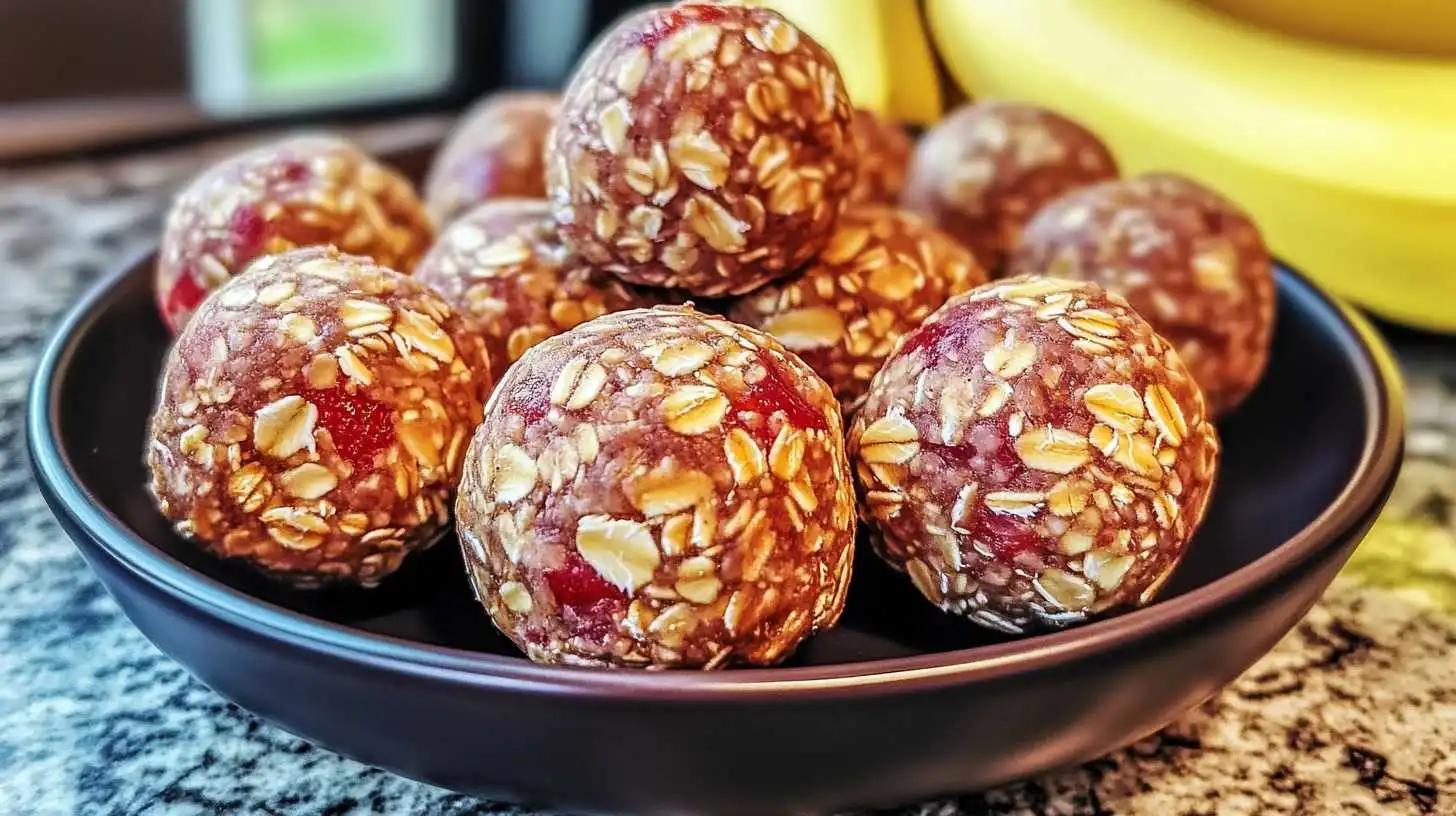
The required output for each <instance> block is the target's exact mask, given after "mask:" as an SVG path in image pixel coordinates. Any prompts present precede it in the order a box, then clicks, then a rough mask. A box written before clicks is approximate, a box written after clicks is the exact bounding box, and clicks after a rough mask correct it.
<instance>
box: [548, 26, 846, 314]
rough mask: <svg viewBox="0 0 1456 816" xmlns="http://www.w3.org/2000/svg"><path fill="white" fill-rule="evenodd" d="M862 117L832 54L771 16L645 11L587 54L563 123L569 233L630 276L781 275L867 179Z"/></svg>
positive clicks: (677, 280) (552, 156)
mask: <svg viewBox="0 0 1456 816" xmlns="http://www.w3.org/2000/svg"><path fill="white" fill-rule="evenodd" d="M851 115H852V109H851V108H850V104H849V99H848V97H847V96H846V95H845V89H844V81H843V79H842V78H841V77H840V75H839V69H838V68H837V67H836V65H835V63H834V60H833V58H831V57H830V56H829V54H828V53H827V52H826V51H825V50H824V49H823V48H822V47H821V46H820V45H819V44H818V43H816V42H814V41H813V40H812V39H811V38H810V37H809V36H808V35H807V34H805V33H803V32H801V31H800V30H799V29H798V28H796V27H795V26H793V25H792V24H790V23H789V22H788V21H787V20H785V19H784V18H783V17H782V16H780V15H779V14H778V13H776V12H774V11H771V10H768V9H764V8H757V7H752V6H738V5H731V6H730V5H724V6H715V5H711V4H680V5H677V6H673V7H671V8H667V7H656V8H652V9H649V10H646V11H642V12H639V13H637V14H634V15H632V16H630V17H628V18H626V19H625V20H623V21H622V22H620V23H619V24H618V25H617V26H616V27H615V28H613V29H611V30H609V31H608V32H607V33H605V34H603V35H602V36H601V37H600V38H598V41H597V44H596V45H595V47H594V48H593V49H592V51H591V52H589V53H588V54H587V56H586V57H585V58H584V59H583V60H582V62H581V64H580V66H578V68H577V72H576V74H575V76H574V77H573V78H572V80H571V84H570V85H569V86H568V87H567V90H566V92H565V96H564V99H563V101H562V105H561V112H560V114H559V115H558V118H557V122H556V126H555V129H554V130H553V131H552V137H551V139H550V142H549V149H548V163H547V190H548V194H549V197H550V199H551V201H552V204H553V207H554V208H555V211H556V216H557V220H558V221H560V223H561V229H562V237H563V238H564V239H565V241H566V243H567V246H569V247H570V248H571V249H572V250H573V251H575V252H576V253H578V254H580V255H581V256H582V257H583V258H585V259H586V260H587V261H589V262H591V263H594V264H598V265H601V266H603V267H605V268H606V269H607V270H609V271H611V272H614V273H615V274H617V275H618V276H620V277H621V278H623V279H624V280H628V281H631V282H633V283H640V284H646V285H652V286H669V287H679V288H683V289H687V290H689V291H691V292H693V293H694V294H697V295H701V296H710V297H711V296H719V295H725V294H735V293H740V292H745V291H748V290H750V289H753V288H754V287H756V286H758V285H760V284H762V283H764V282H766V281H768V280H772V279H773V278H777V277H782V276H783V275H786V274H788V273H789V272H791V271H793V270H794V269H795V268H797V267H798V266H800V265H801V264H803V263H804V262H806V261H808V260H809V258H810V257H812V256H813V255H814V253H815V252H817V251H818V250H819V249H821V248H822V247H823V246H824V244H825V242H826V241H828V239H829V233H830V231H831V230H832V229H833V227H834V222H835V219H836V218H838V216H839V211H840V209H841V207H842V206H843V203H844V200H845V196H846V194H847V193H848V192H849V191H850V188H851V187H853V185H854V183H855V175H856V172H857V171H856V168H857V155H858V151H857V142H856V140H855V138H854V135H853V132H852V131H851V128H850V120H851Z"/></svg>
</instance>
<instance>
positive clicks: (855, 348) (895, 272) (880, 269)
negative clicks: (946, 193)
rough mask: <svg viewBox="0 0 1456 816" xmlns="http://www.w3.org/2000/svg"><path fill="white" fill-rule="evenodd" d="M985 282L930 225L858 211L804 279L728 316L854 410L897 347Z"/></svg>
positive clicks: (886, 211) (968, 258)
mask: <svg viewBox="0 0 1456 816" xmlns="http://www.w3.org/2000/svg"><path fill="white" fill-rule="evenodd" d="M986 280H987V276H986V271H985V270H984V269H982V268H981V266H980V264H978V263H976V259H975V258H974V257H973V256H972V255H971V253H970V251H969V250H967V249H966V248H965V247H964V246H963V245H962V244H961V243H960V242H959V241H956V240H955V239H954V238H951V237H950V236H949V235H947V234H946V233H944V232H942V231H941V230H938V229H936V228H935V227H933V226H931V225H930V223H929V222H927V221H926V220H925V219H923V218H921V217H919V216H917V215H914V214H913V213H909V212H906V211H904V210H898V209H893V208H891V207H886V206H883V205H874V204H869V205H859V206H852V207H850V208H849V209H848V210H846V211H845V213H844V215H843V216H841V217H840V219H839V225H838V226H837V227H836V228H835V230H834V235H833V236H832V237H831V238H830V239H829V245H828V246H826V247H825V248H824V251H822V252H820V253H819V255H818V257H816V258H815V259H814V261H813V262H812V263H810V264H809V266H808V267H807V268H806V269H805V270H804V271H803V272H800V273H798V274H796V275H794V276H792V277H789V278H785V279H784V280H781V281H775V282H774V283H771V284H769V285H767V286H765V287H763V288H762V289H758V290H756V291H754V292H752V293H750V294H748V295H744V296H743V297H742V298H741V299H740V300H739V301H738V302H737V303H736V304H734V306H733V307H732V309H731V310H730V311H729V312H728V316H729V317H730V318H732V319H733V320H737V321H739V322H741V323H744V324H747V325H750V326H754V327H755V328H759V329H762V330H764V331H766V332H768V333H769V334H772V335H774V337H776V338H777V339H778V340H779V342H781V343H783V344H784V345H785V346H786V347H787V348H789V349H790V350H791V351H793V352H794V353H796V354H798V355H799V356H800V357H802V358H803V359H804V362H806V363H808V364H809V365H810V367H812V368H813V369H814V370H815V371H816V372H818V373H819V376H821V377H823V378H824V379H825V381H826V382H828V383H829V386H830V387H831V388H833V389H834V393H835V395H836V396H837V397H838V398H839V400H840V402H841V404H842V405H843V406H844V407H845V410H846V411H850V410H853V408H854V406H855V405H856V403H857V402H858V400H859V398H860V397H861V396H862V395H863V394H864V392H865V389H867V388H868V387H869V383H870V379H871V378H872V377H874V375H875V373H876V372H878V371H879V370H880V366H881V365H883V364H884V362H885V358H887V357H889V356H890V351H891V349H893V348H894V346H895V341H897V340H899V339H900V337H901V336H903V335H904V334H905V333H906V332H908V331H911V330H913V329H914V328H916V327H917V326H919V325H920V324H921V322H923V321H924V320H925V318H926V317H927V316H929V315H930V313H931V312H934V311H935V310H936V309H939V308H940V307H941V306H942V305H943V304H944V303H945V301H946V300H947V299H948V298H950V297H951V296H952V295H956V294H960V293H961V292H964V291H966V290H968V289H971V288H973V287H975V286H979V285H980V284H983V283H985V282H986Z"/></svg>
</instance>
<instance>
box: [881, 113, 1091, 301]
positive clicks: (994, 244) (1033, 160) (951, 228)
mask: <svg viewBox="0 0 1456 816" xmlns="http://www.w3.org/2000/svg"><path fill="white" fill-rule="evenodd" d="M1116 177H1117V163H1116V162H1115V161H1114V160H1113V158H1112V154H1111V153H1109V152H1108V150H1107V147H1106V146H1105V145H1103V144H1102V142H1101V140H1099V139H1098V138H1097V137H1096V136H1094V135H1093V134H1092V133H1091V132H1089V131H1088V130H1087V129H1086V128H1084V127H1082V126H1081V125H1079V124H1077V123H1076V122H1073V121H1072V120H1070V119H1068V118H1066V117H1065V116H1062V115H1060V114H1058V113H1054V112H1052V111H1049V110H1046V109H1044V108H1039V107H1036V106H1033V105H1026V104H1020V103H1014V102H997V101H989V102H980V103H977V104H974V105H967V106H964V107H962V108H960V109H958V110H956V111H954V112H952V113H950V114H949V115H947V116H946V117H945V118H944V119H942V120H941V121H940V122H939V123H938V124H936V125H935V126H934V127H932V128H931V129H930V130H929V131H927V132H926V134H925V135H924V136H922V137H921V138H920V142H919V143H918V144H917V145H916V148H915V153H914V155H913V156H912V157H911V160H910V170H909V177H908V178H907V180H906V182H905V192H904V195H903V196H902V198H901V204H902V205H903V206H905V207H906V208H907V209H910V210H914V211H915V212H918V213H921V214H923V215H925V216H926V217H927V218H929V219H930V220H931V221H933V222H934V223H935V224H936V225H938V226H939V227H940V228H941V229H944V230H945V231H946V232H949V233H950V234H951V235H954V236H955V237H956V238H958V239H960V240H961V241H962V242H964V243H965V244H966V246H968V247H970V248H971V251H972V252H974V253H976V258H977V259H979V260H980V261H981V264H982V265H983V266H985V267H986V268H987V269H989V270H991V274H992V275H994V276H998V277H999V276H1001V275H1003V274H1005V265H1006V261H1007V259H1008V257H1009V256H1010V254H1011V253H1012V252H1013V251H1014V250H1015V248H1016V245H1017V242H1018V241H1019V240H1020V237H1021V229H1022V227H1023V226H1024V225H1025V224H1026V222H1027V220H1028V219H1030V218H1031V217H1032V216H1033V215H1034V214H1035V213H1036V211H1037V210H1038V209H1039V208H1040V207H1041V206H1042V205H1044V204H1045V203H1047V202H1048V201H1051V200H1052V199H1054V198H1057V197H1058V196H1060V195H1062V194H1063V193H1066V192H1068V191H1069V190H1074V189H1077V188H1079V187H1084V186H1086V185H1089V184H1094V183H1096V182H1099V181H1104V180H1107V179H1111V178H1116Z"/></svg>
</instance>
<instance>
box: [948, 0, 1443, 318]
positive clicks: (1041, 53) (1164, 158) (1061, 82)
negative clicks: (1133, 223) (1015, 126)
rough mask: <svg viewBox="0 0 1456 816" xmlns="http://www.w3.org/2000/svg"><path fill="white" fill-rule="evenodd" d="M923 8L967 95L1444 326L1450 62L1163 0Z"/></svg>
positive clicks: (958, 2) (1389, 307)
mask: <svg viewBox="0 0 1456 816" xmlns="http://www.w3.org/2000/svg"><path fill="white" fill-rule="evenodd" d="M1226 1H1227V0H1226ZM1290 2H1292V0H1290ZM1341 4H1342V5H1345V2H1344V0H1341ZM927 16H928V19H929V27H930V31H931V36H932V37H933V38H934V40H935V41H936V43H937V44H938V46H939V51H940V54H941V55H942V57H943V59H944V60H945V62H946V64H947V68H948V69H949V70H950V72H951V73H952V75H953V76H954V77H955V78H956V79H957V81H959V82H960V83H962V84H963V86H964V87H965V89H966V90H967V91H968V92H970V93H971V94H973V95H977V96H994V97H1001V98H1014V99H1024V100H1028V101H1032V102H1036V103H1039V104H1043V105H1046V106H1048V107H1051V108H1055V109H1057V110H1060V111H1062V112H1064V113H1066V114H1068V115H1070V116H1072V117H1074V118H1076V119H1078V120H1081V121H1082V122H1084V123H1086V124H1087V125H1088V126H1089V127H1090V128H1091V129H1092V130H1093V131H1094V132H1096V133H1098V134H1099V135H1100V136H1102V137H1103V139H1105V140H1106V141H1107V143H1108V145H1109V146H1110V147H1111V148H1112V150H1113V152H1114V153H1115V154H1116V155H1117V158H1118V160H1119V163H1121V164H1122V166H1123V168H1124V169H1125V170H1126V171H1128V172H1141V171H1145V170H1150V169H1171V170H1177V171H1180V172H1183V173H1186V174H1187V175H1190V176H1192V177H1194V178H1198V179H1202V180H1204V181H1206V182H1207V183H1209V184H1210V185H1212V186H1213V187H1215V188H1217V189H1220V190H1222V191H1224V192H1225V193H1227V194H1228V195H1229V196H1230V197H1232V198H1234V199H1235V200H1237V201H1238V202H1239V203H1240V204H1242V205H1243V206H1245V207H1246V208H1248V209H1249V210H1250V212H1251V213H1252V214H1253V216H1254V218H1255V219H1256V220H1257V221H1258V222H1259V224H1260V225H1261V227H1262V228H1263V230H1264V233H1265V235H1266V237H1267V238H1268V240H1269V243H1270V245H1271V247H1272V248H1273V250H1274V251H1275V252H1276V253H1278V254H1280V255H1282V256H1284V257H1285V258H1287V259H1288V260H1289V261H1290V262H1292V263H1293V264H1294V265H1296V266H1298V267H1301V268H1302V269H1304V270H1305V271H1307V272H1308V273H1309V274H1311V275H1312V276H1314V277H1315V278H1317V279H1319V280H1320V281H1321V282H1323V283H1325V284H1326V285H1328V286H1329V287H1330V288H1331V289H1332V290H1334V291H1335V292H1337V293H1339V294H1341V295H1344V296H1347V297H1349V298H1351V299H1352V300H1354V301H1356V302H1358V303H1360V304H1361V305H1364V306H1367V307H1368V308H1370V309H1371V310H1373V311H1375V312H1377V313H1379V314H1382V315H1384V316H1386V317H1390V318H1393V319H1396V320H1399V321H1402V322H1407V323H1412V324H1416V325H1421V326H1425V327H1431V328H1437V329H1443V330H1456V158H1453V157H1456V60H1445V59H1440V58H1425V59H1416V58H1410V57H1405V56H1399V57H1398V56H1395V55H1392V54H1389V53H1384V52H1380V51H1373V50H1368V49H1356V48H1341V47H1333V46H1329V45H1326V44H1318V43H1311V42H1309V41H1307V40H1302V39H1293V38H1290V37H1288V36H1287V35H1285V34H1283V33H1281V32H1279V31H1277V30H1270V29H1266V28H1261V27H1258V26H1252V25H1249V24H1247V23H1244V22H1241V21H1240V20H1238V19H1236V18H1234V17H1231V16H1229V15H1226V14H1223V13H1219V12H1218V11H1215V10H1213V9H1211V8H1209V7H1207V6H1206V5H1199V4H1196V3H1189V2H1174V0H1061V2H1058V3H1042V2H1000V0H927Z"/></svg>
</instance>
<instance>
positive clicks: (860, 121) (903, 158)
mask: <svg viewBox="0 0 1456 816" xmlns="http://www.w3.org/2000/svg"><path fill="white" fill-rule="evenodd" d="M852 127H853V130H854V135H855V138H856V139H857V140H858V142H859V176H858V177H857V180H856V181H855V184H854V189H853V190H851V191H850V193H849V200H850V203H852V204H853V203H869V204H896V203H898V202H899V201H900V193H901V192H902V191H903V190H904V189H905V173H906V171H907V170H908V169H909V167H910V152H911V151H912V150H914V149H915V141H914V140H913V139H911V138H910V131H908V130H906V129H905V126H904V125H902V124H900V123H899V122H896V121H894V120H891V119H886V118H884V117H882V116H880V115H878V114H876V113H874V112H872V111H867V110H864V109H859V110H856V111H855V112H854V121H853V123H852Z"/></svg>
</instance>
